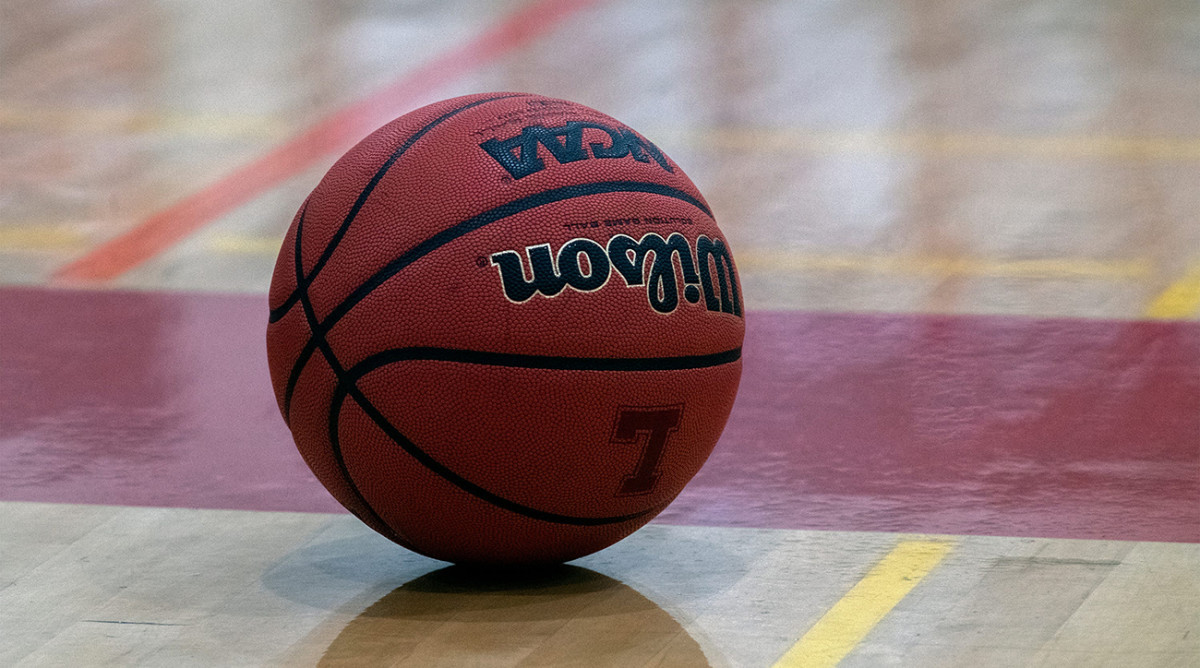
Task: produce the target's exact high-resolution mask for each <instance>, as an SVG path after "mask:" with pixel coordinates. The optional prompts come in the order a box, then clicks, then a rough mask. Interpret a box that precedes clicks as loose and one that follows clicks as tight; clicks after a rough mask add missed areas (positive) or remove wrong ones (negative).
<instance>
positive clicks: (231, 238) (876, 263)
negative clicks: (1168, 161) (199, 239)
mask: <svg viewBox="0 0 1200 668" xmlns="http://www.w3.org/2000/svg"><path fill="white" fill-rule="evenodd" d="M282 242H283V237H282V236H280V237H256V236H248V235H241V234H233V233H226V234H219V235H218V234H214V235H212V237H211V238H210V239H209V240H208V248H209V249H210V250H212V251H214V252H218V253H228V254H233V255H268V256H272V257H273V256H275V255H277V254H278V253H279V246H280V244H281V243H282ZM735 256H736V258H737V263H738V266H739V267H740V268H742V269H743V270H754V271H762V270H769V271H858V272H862V273H874V274H912V275H924V276H953V275H968V276H1001V277H1010V278H1094V279H1105V280H1136V279H1143V278H1146V277H1148V276H1150V274H1151V273H1152V272H1151V264H1150V263H1149V262H1148V261H1146V260H1137V259H1135V260H1116V261H1104V260H1092V259H1089V258H1069V257H1062V258H1040V259H1030V260H983V259H977V258H967V257H936V256H903V255H895V256H893V255H849V254H828V255H824V254H815V253H814V254H806V253H794V252H789V251H771V250H763V249H753V248H751V249H743V250H738V251H737V252H736V254H735Z"/></svg>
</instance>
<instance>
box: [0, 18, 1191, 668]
mask: <svg viewBox="0 0 1200 668" xmlns="http://www.w3.org/2000/svg"><path fill="white" fill-rule="evenodd" d="M493 90H494V91H500V90H515V91H526V92H535V93H541V94H544V95H549V96H553V97H561V98H565V99H570V100H575V101H578V102H581V103H583V104H586V105H588V106H591V107H595V108H597V109H600V110H601V111H604V112H606V113H608V114H611V115H612V116H615V117H616V118H618V119H620V120H621V121H623V122H625V123H627V124H629V125H630V126H632V127H634V128H637V129H638V130H639V131H641V132H642V133H643V134H645V135H646V136H648V137H649V138H650V139H652V140H653V141H654V142H655V143H656V144H657V145H658V146H659V147H661V148H662V149H663V150H664V151H665V152H666V153H668V154H669V155H670V156H671V157H672V158H673V159H674V160H675V161H676V162H677V163H678V164H680V165H681V166H682V167H683V168H684V169H685V170H686V171H687V173H688V174H689V175H690V176H691V178H692V180H693V181H695V182H696V184H697V185H698V186H699V188H700V190H701V191H702V192H704V193H705V196H706V198H707V199H708V202H709V204H710V205H711V206H712V209H713V211H714V213H715V216H716V219H717V221H718V222H719V223H720V224H721V226H722V229H723V231H724V232H725V233H726V235H727V237H728V240H729V242H730V245H731V247H732V249H733V252H734V257H735V259H736V261H737V264H738V269H739V272H740V277H741V282H742V287H743V290H744V298H745V304H746V306H747V309H748V313H747V318H746V321H747V337H746V343H745V348H744V364H745V367H744V375H743V380H742V388H741V392H740V394H739V396H738V401H737V404H736V405H735V407H734V411H733V415H732V416H731V418H730V421H729V424H728V426H727V428H726V430H725V433H724V435H723V436H722V438H721V441H720V443H718V445H717V448H716V450H715V452H714V453H713V456H712V458H711V459H710V460H709V463H708V465H707V466H706V467H705V469H704V470H702V471H701V473H700V474H699V475H698V476H697V477H696V479H695V480H694V481H693V482H692V484H691V485H690V486H689V487H688V488H687V489H686V490H685V491H684V493H683V494H682V495H681V496H680V497H679V498H678V499H677V500H676V502H675V503H674V504H673V505H672V506H671V507H670V508H668V509H667V511H665V512H664V513H663V514H662V515H661V516H660V517H659V518H658V519H657V520H655V521H654V522H653V523H651V524H650V525H648V526H647V527H645V528H644V529H642V530H641V531H639V532H637V533H635V534H634V535H633V536H631V537H630V538H628V539H626V540H624V541H622V542H620V543H618V544H617V545H615V546H613V547H611V548H609V549H607V550H604V551H601V552H599V553H597V554H594V555H592V556H589V557H586V558H583V559H580V560H578V561H575V562H572V563H571V564H570V565H568V566H564V567H561V568H556V569H548V570H547V571H546V572H544V573H541V574H537V575H529V576H525V577H522V578H510V579H495V578H486V577H481V576H480V575H479V574H476V573H472V572H469V571H464V570H462V569H460V568H456V567H450V566H448V565H447V564H445V563H442V562H437V561H433V560H430V559H426V558H424V557H420V556H418V555H415V554H413V553H410V552H407V551H405V550H404V549H402V548H399V547H397V546H395V545H394V544H392V543H390V542H388V541H387V540H386V539H384V538H382V537H380V536H378V535H377V534H375V533H374V532H372V531H371V530H370V529H368V528H366V527H365V526H364V525H363V524H361V523H360V522H359V521H358V520H356V519H354V518H353V517H352V516H350V515H348V514H346V513H345V512H344V511H343V510H342V509H341V507H340V506H339V505H338V504H337V503H336V502H335V501H334V500H333V499H332V498H331V497H330V496H329V495H328V494H327V493H326V492H325V490H324V489H323V488H322V487H321V486H320V484H319V483H318V482H317V481H316V480H315V478H313V477H312V474H311V473H310V472H309V471H308V469H307V467H306V466H305V465H304V463H303V461H302V460H301V459H300V457H299V455H298V454H297V453H296V451H295V448H294V446H293V445H292V442H291V437H290V434H289V433H288V431H287V428H286V427H285V425H284V424H283V421H282V419H281V418H280V417H279V413H278V409H277V408H276V405H275V399H274V396H273V394H272V390H271V386H270V380H269V378H268V375H267V368H266V360H265V349H264V345H263V338H264V332H265V327H266V321H267V310H268V308H267V300H266V290H267V286H268V283H269V281H270V276H271V271H272V268H273V265H274V260H275V256H276V254H277V252H278V250H279V246H280V243H281V241H282V238H283V234H284V232H285V230H286V229H287V226H288V225H289V223H290V222H291V220H292V217H293V215H294V214H295V211H296V210H297V208H298V207H299V205H300V203H301V202H302V201H303V199H304V197H305V196H306V195H307V193H308V192H309V191H310V190H311V189H312V188H313V186H314V185H315V184H316V182H317V181H318V180H319V179H320V177H321V176H322V175H323V174H324V172H325V171H326V170H327V169H328V168H329V166H330V165H331V164H332V163H333V161H334V160H335V159H336V158H337V156H339V155H340V154H341V153H342V152H343V151H345V150H346V149H347V148H349V147H350V146H351V145H353V144H354V143H355V142H356V141H357V140H358V139H360V138H361V137H363V136H365V135H366V134H367V133H368V132H370V131H371V130H373V129H374V128H376V127H378V126H379V125H382V124H383V123H385V122H387V121H388V120H390V119H392V118H394V117H396V116H398V115H400V114H403V113H405V112H407V111H410V110H412V109H414V108H416V107H419V106H422V105H424V104H427V103H430V102H433V101H436V100H439V99H442V98H447V97H452V96H456V95H463V94H468V93H474V92H482V91H493ZM1197 183H1200V5H1198V4H1197V3H1195V2H1194V0H1150V1H1140V2H1134V1H1132V0H1125V1H1122V0H1112V1H1105V2H1083V1H1082V0H1029V1H1027V2H1016V3H1014V2H1000V1H998V0H967V1H951V0H902V1H900V2H894V3H877V2H866V1H864V0H831V1H828V2H811V3H809V2H806V3H799V2H790V1H788V0H745V1H742V0H738V1H736V2H734V1H728V2H717V1H712V0H662V1H656V2H636V1H634V0H525V1H520V2H514V1H503V2H470V1H468V0H451V1H448V2H440V3H431V2H418V1H416V0H409V1H400V2H381V1H377V0H376V1H372V0H341V1H339V2H333V3H328V2H317V1H315V0H310V1H301V2H283V1H282V0H256V1H254V2H241V3H232V2H231V3H213V2H200V1H199V0H176V1H173V2H162V1H155V0H123V1H118V0H91V1H88V2H84V1H82V0H6V1H5V2H4V3H3V4H2V5H0V462H3V463H2V464H0V665H5V666H8V665H18V666H43V665H45V666H54V665H220V666H231V665H405V666H408V665H411V666H434V665H446V666H464V665H472V666H509V665H521V666H557V665H580V666H593V665H595V666H605V665H611V666H704V665H710V666H750V667H756V666H833V665H841V666H888V665H898V666H969V667H971V668H978V667H980V666H1088V667H1093V666H1114V667H1118V666H1119V667H1124V666H1148V667H1158V666H1196V665H1200V219H1198V218H1197V211H1200V188H1197V187H1196V184H1197Z"/></svg>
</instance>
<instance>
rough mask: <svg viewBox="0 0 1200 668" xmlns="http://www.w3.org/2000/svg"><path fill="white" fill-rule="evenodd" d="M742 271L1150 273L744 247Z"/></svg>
mask: <svg viewBox="0 0 1200 668" xmlns="http://www.w3.org/2000/svg"><path fill="white" fill-rule="evenodd" d="M734 256H735V257H736V260H737V263H738V266H739V267H741V268H742V269H753V270H763V269H766V270H773V271H858V272H862V273H874V274H912V275H924V276H955V275H961V276H1003V277H1010V278H1072V277H1079V278H1098V279H1114V280H1128V279H1139V278H1145V277H1147V276H1149V275H1150V273H1151V269H1152V267H1151V264H1150V262H1148V261H1146V260H1137V259H1135V260H1117V261H1104V260H1093V259H1090V258H1070V257H1061V258H1039V259H1029V260H987V259H980V258H970V257H939V256H912V255H909V256H905V255H850V254H842V255H838V254H831V255H826V254H805V253H793V252H788V251H771V250H760V249H742V250H737V251H735V254H734Z"/></svg>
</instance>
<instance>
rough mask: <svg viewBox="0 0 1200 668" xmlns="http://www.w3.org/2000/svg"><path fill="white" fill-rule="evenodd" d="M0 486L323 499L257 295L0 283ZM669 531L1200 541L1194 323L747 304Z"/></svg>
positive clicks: (263, 503) (329, 506) (71, 495)
mask: <svg viewBox="0 0 1200 668" xmlns="http://www.w3.org/2000/svg"><path fill="white" fill-rule="evenodd" d="M0 314H2V315H0V500H9V501H13V500H24V501H51V502H72V503H101V504H127V505H154V506H179V507H203V508H243V509H259V510H299V511H339V510H341V508H340V506H338V505H337V503H336V502H334V501H333V500H332V499H331V498H330V497H329V496H328V495H327V494H326V493H325V491H324V490H323V489H322V488H321V487H320V485H319V484H318V483H317V482H316V481H315V479H313V477H312V476H311V474H310V473H309V472H308V470H307V468H306V467H305V465H304V463H303V462H302V461H301V460H300V457H299V455H298V454H296V452H295V450H294V448H293V447H292V444H291V440H290V436H289V434H288V432H287V430H286V428H285V427H284V425H283V422H282V420H281V419H280V418H279V415H278V411H277V409H276V407H275V400H274V396H273V394H272V392H271V386H270V382H269V380H268V377H267V369H266V360H265V346H264V340H263V336H264V331H265V326H266V317H267V315H266V314H267V305H266V299H265V297H262V296H229V295H196V294H162V293H130V292H107V291H105V292H101V291H63V290H47V289H38V288H3V289H0ZM744 359H745V372H744V375H743V379H742V388H741V393H740V395H739V397H738V402H737V406H736V407H735V409H734V413H733V417H732V418H731V420H730V423H729V426H728V428H727V429H726V432H725V435H724V436H723V438H722V441H721V443H720V444H719V445H718V447H717V451H716V452H715V453H714V455H713V457H712V459H710V460H709V463H708V465H707V466H706V467H705V469H704V470H703V471H702V472H701V473H700V475H699V476H698V477H697V478H696V479H695V480H694V481H693V482H692V484H691V485H690V486H689V487H688V489H687V490H686V491H685V492H684V493H683V494H682V495H681V496H680V497H679V499H678V500H677V501H676V502H675V504H674V505H672V506H671V507H670V508H669V509H668V510H667V511H666V512H665V513H664V514H663V515H662V516H661V518H660V521H665V522H670V523H676V524H705V525H718V526H748V527H777V528H805V529H831V530H864V531H865V530H871V531H899V532H931V533H952V534H990V535H1006V536H1046V537H1068V538H1111V539H1125V540H1161V541H1185V542H1200V325H1198V324H1197V323H1180V322H1172V323H1148V322H1107V321H1105V322H1101V321H1083V320H1034V319H1017V318H998V317H961V316H955V317H938V316H921V315H838V314H819V313H798V312H754V313H751V314H750V315H749V316H748V334H747V340H746V344H745V352H744Z"/></svg>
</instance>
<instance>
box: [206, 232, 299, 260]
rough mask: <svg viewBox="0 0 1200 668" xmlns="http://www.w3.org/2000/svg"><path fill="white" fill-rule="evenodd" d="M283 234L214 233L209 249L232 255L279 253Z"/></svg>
mask: <svg viewBox="0 0 1200 668" xmlns="http://www.w3.org/2000/svg"><path fill="white" fill-rule="evenodd" d="M282 245H283V235H280V236H278V237H251V236H246V235H241V234H214V235H212V236H211V237H210V238H209V240H208V247H209V249H211V250H213V251H216V252H218V253H228V254H230V255H265V256H270V257H274V256H276V255H279V247H280V246H282Z"/></svg>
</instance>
